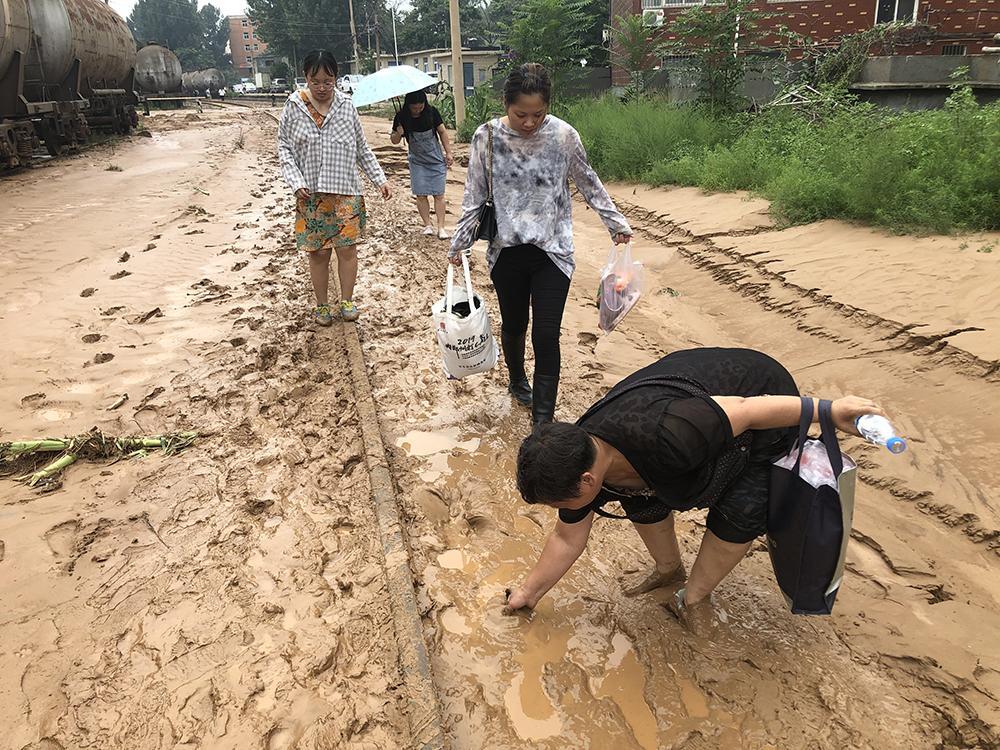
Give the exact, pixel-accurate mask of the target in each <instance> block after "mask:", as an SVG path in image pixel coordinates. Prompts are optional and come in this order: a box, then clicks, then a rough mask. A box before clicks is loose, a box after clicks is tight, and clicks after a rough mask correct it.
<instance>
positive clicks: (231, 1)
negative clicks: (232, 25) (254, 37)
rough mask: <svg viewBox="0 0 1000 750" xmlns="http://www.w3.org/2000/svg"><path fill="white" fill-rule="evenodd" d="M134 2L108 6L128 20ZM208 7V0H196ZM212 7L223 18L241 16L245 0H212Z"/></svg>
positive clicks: (128, 0) (119, 0)
mask: <svg viewBox="0 0 1000 750" xmlns="http://www.w3.org/2000/svg"><path fill="white" fill-rule="evenodd" d="M135 3H136V0H111V2H110V3H109V5H111V7H112V8H114V9H115V11H116V12H117V13H118V14H119V15H120V16H121V17H122V18H128V14H129V13H131V12H132V8H133V7H134V6H135ZM203 5H208V0H198V7H199V8H200V7H202V6H203ZM212 5H214V6H215V7H216V8H218V9H219V10H221V11H222V15H224V16H241V15H243V14H244V13H246V9H247V4H246V0H212Z"/></svg>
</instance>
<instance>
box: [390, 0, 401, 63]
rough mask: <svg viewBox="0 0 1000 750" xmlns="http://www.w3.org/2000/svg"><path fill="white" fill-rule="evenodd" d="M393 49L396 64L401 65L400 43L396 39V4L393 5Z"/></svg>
mask: <svg viewBox="0 0 1000 750" xmlns="http://www.w3.org/2000/svg"><path fill="white" fill-rule="evenodd" d="M392 51H393V56H394V57H395V58H396V65H397V66H398V65H399V43H398V42H397V41H396V4H395V3H393V5H392Z"/></svg>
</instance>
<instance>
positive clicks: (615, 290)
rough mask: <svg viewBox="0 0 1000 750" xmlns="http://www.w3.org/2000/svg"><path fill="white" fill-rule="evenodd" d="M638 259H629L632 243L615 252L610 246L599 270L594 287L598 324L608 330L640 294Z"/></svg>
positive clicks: (640, 277)
mask: <svg viewBox="0 0 1000 750" xmlns="http://www.w3.org/2000/svg"><path fill="white" fill-rule="evenodd" d="M642 282H643V269H642V263H639V262H638V261H633V260H632V243H631V242H629V243H628V244H626V245H625V248H624V249H623V250H621V251H620V252H619V250H618V247H617V246H616V245H612V246H611V252H610V253H609V254H608V262H607V265H605V266H604V270H603V271H602V272H601V286H600V289H599V291H598V294H599V299H598V304H599V307H600V317H599V319H598V326H600V329H601V330H602V331H604V332H605V333H610V332H611V331H613V330H614V329H615V326H617V325H618V324H619V323H621V322H622V320H623V319H624V318H625V316H626V315H628V313H629V311H630V310H631V309H632V308H633V307H635V304H636V303H637V302H638V301H639V298H640V297H641V296H642Z"/></svg>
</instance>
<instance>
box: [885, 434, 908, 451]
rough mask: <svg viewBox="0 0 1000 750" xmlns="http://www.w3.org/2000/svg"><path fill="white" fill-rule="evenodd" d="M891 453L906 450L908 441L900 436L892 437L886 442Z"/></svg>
mask: <svg viewBox="0 0 1000 750" xmlns="http://www.w3.org/2000/svg"><path fill="white" fill-rule="evenodd" d="M885 447H886V448H888V449H889V452H890V453H902V452H903V451H905V450H906V441H905V440H903V438H900V437H891V438H889V439H888V440H887V441H886V442H885Z"/></svg>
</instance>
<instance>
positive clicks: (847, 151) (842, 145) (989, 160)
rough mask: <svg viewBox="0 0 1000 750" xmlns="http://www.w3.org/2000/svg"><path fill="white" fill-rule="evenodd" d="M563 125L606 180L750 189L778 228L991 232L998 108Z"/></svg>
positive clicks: (844, 110)
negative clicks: (833, 225)
mask: <svg viewBox="0 0 1000 750" xmlns="http://www.w3.org/2000/svg"><path fill="white" fill-rule="evenodd" d="M557 114H558V115H559V116H561V117H563V118H564V119H566V120H568V121H569V122H570V123H572V124H573V125H574V126H575V127H576V128H577V129H578V130H579V131H580V135H581V137H582V138H583V142H584V144H585V145H586V147H587V151H588V154H589V156H590V159H591V162H592V163H593V165H594V168H595V169H596V170H597V172H598V173H599V174H600V175H601V176H602V177H604V178H605V179H609V180H630V181H637V182H644V183H648V184H651V185H665V184H677V185H693V186H697V187H701V188H703V189H705V190H712V191H729V190H749V191H753V192H754V193H756V194H759V195H762V196H764V197H765V198H768V199H769V200H770V201H771V203H772V212H773V213H774V214H775V215H776V216H777V217H778V218H779V219H780V220H782V221H784V222H786V223H803V222H809V221H816V220H819V219H826V218H841V219H849V220H855V221H860V222H864V223H868V224H875V225H880V226H885V227H888V228H890V229H892V230H894V231H901V232H924V231H934V232H950V231H953V230H971V229H980V230H981V229H997V228H1000V104H992V105H988V106H983V107H980V106H976V105H975V104H974V103H973V102H972V101H971V100H970V99H969V97H965V96H961V95H956V96H954V97H952V101H951V104H950V106H949V107H947V108H945V109H941V110H935V111H926V112H908V113H894V112H890V111H888V110H884V109H880V108H876V107H874V106H871V105H867V104H861V103H850V102H848V103H846V104H841V105H839V106H836V107H829V108H827V109H826V110H825V111H821V112H816V111H813V112H812V113H804V112H799V111H794V110H792V109H790V108H772V109H769V110H765V111H764V112H763V113H761V114H757V115H734V116H730V117H723V118H720V117H713V116H711V115H709V114H708V113H706V112H705V111H703V110H701V109H698V108H697V107H691V106H686V107H677V106H671V105H668V104H666V103H664V102H659V101H655V100H648V101H642V102H638V103H634V104H629V105H622V104H620V103H618V102H616V101H613V100H611V99H603V100H598V101H578V102H575V103H571V104H569V105H565V106H563V107H561V108H560V111H557Z"/></svg>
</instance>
